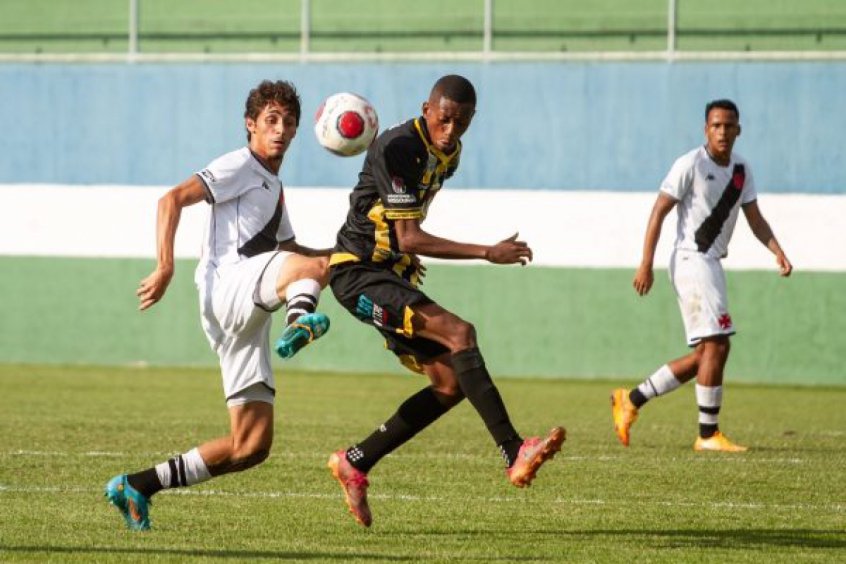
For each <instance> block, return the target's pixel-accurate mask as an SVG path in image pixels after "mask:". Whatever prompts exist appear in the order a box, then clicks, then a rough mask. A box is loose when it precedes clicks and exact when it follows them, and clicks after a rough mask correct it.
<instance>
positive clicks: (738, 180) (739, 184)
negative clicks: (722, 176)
mask: <svg viewBox="0 0 846 564" xmlns="http://www.w3.org/2000/svg"><path fill="white" fill-rule="evenodd" d="M745 182H746V171H745V170H744V169H743V165H735V167H734V172H733V173H732V176H731V183H732V184H733V185H734V187H735V188H736V189H737V190H743V184H744V183H745Z"/></svg>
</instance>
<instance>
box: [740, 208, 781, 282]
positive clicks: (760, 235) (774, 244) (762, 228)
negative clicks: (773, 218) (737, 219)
mask: <svg viewBox="0 0 846 564" xmlns="http://www.w3.org/2000/svg"><path fill="white" fill-rule="evenodd" d="M743 215H745V216H746V221H747V222H749V228H750V229H751V230H752V233H753V234H754V235H755V237H756V238H757V239H758V240H759V241H760V242H761V243H763V245H764V246H765V247H767V248H768V249H769V250H770V252H772V253H773V254H774V255H775V257H776V264H778V271H779V274H781V275H782V276H790V273H791V272H793V265H792V264H790V261H789V260H788V258H787V255H785V254H784V251H783V250H782V248H781V245H779V243H778V240H777V239H776V238H775V235H773V230H772V229H771V228H770V224H769V223H768V222H767V220H766V219H764V216H763V214H762V213H761V209H760V208H759V207H758V201H757V200H754V201H752V202H749V203H748V204H746V205H744V206H743Z"/></svg>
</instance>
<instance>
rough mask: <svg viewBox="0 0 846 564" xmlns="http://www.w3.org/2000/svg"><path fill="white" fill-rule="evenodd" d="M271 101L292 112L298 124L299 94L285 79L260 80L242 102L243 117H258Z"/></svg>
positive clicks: (254, 118) (253, 118)
mask: <svg viewBox="0 0 846 564" xmlns="http://www.w3.org/2000/svg"><path fill="white" fill-rule="evenodd" d="M271 102H276V103H277V104H279V105H280V106H282V107H284V108H286V109H287V110H288V111H289V112H291V113H293V114H294V117H295V118H296V120H297V125H300V114H301V112H302V109H301V108H300V95H299V93H297V89H296V88H295V87H294V85H293V84H291V83H290V82H288V81H287V80H277V81H276V82H273V81H270V80H262V81H261V83H260V84H259V85H258V86H256V87H255V88H253V89H252V90H250V94H249V95H248V96H247V102H246V103H245V104H244V118H245V119H246V118H249V119H252V120H256V119H258V116H259V114H260V113H261V111H262V110H263V109H264V108H266V107H267V105H268V104H270V103H271ZM249 140H250V132H249V131H247V141H249Z"/></svg>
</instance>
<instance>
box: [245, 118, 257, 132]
mask: <svg viewBox="0 0 846 564" xmlns="http://www.w3.org/2000/svg"><path fill="white" fill-rule="evenodd" d="M244 127H246V128H247V131H249V132H250V134H253V133H255V132H256V121H255V120H254V119H253V118H251V117H248V118H245V119H244Z"/></svg>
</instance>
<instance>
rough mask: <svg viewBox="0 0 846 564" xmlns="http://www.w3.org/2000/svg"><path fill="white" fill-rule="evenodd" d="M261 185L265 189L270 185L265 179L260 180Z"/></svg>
mask: <svg viewBox="0 0 846 564" xmlns="http://www.w3.org/2000/svg"><path fill="white" fill-rule="evenodd" d="M261 187H262V188H264V189H265V190H270V185H269V184H268V183H267V181H265V180H262V181H261Z"/></svg>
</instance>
